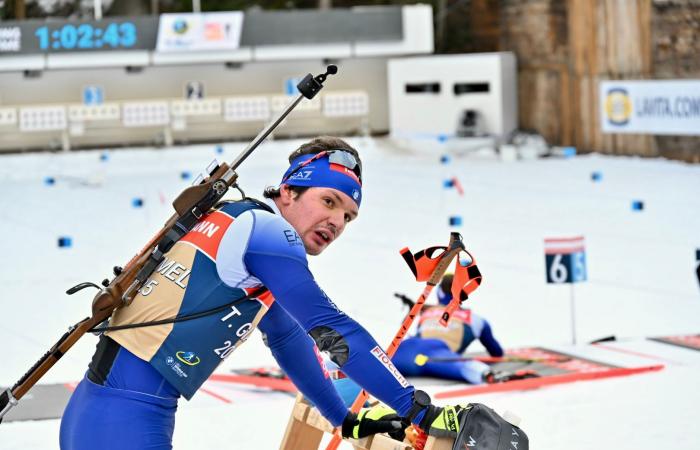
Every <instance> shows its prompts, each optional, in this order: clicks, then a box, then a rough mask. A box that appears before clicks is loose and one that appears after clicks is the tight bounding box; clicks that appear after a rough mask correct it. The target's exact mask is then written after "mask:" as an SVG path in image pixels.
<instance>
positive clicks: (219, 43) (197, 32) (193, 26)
mask: <svg viewBox="0 0 700 450" xmlns="http://www.w3.org/2000/svg"><path fill="white" fill-rule="evenodd" d="M242 28H243V12H241V11H233V12H218V13H199V14H195V13H182V14H162V15H161V16H160V26H159V27H158V45H157V47H156V50H157V51H159V52H191V51H199V50H235V49H237V48H238V47H239V45H240V42H241V30H242Z"/></svg>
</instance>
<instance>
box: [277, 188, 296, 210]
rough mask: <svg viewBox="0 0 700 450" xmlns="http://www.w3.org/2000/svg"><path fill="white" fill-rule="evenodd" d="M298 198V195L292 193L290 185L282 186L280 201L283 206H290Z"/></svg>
mask: <svg viewBox="0 0 700 450" xmlns="http://www.w3.org/2000/svg"><path fill="white" fill-rule="evenodd" d="M294 198H296V193H295V192H294V191H292V189H291V187H290V186H289V185H288V184H283V185H281V186H280V201H281V202H282V205H283V206H289V205H290V204H291V203H292V201H293V200H294Z"/></svg>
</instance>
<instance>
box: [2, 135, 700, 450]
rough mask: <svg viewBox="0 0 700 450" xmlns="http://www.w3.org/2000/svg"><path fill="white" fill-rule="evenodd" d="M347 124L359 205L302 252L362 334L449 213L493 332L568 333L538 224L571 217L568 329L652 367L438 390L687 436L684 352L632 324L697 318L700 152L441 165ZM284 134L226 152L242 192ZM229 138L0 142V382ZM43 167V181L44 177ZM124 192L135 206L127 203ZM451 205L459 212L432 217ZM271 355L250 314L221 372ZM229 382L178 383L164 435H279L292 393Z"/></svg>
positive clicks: (56, 371) (667, 442)
mask: <svg viewBox="0 0 700 450" xmlns="http://www.w3.org/2000/svg"><path fill="white" fill-rule="evenodd" d="M350 141H351V142H352V143H353V144H355V145H356V147H357V148H358V149H359V151H360V153H361V154H362V157H363V161H364V167H365V174H364V178H365V184H364V188H365V195H364V201H363V205H362V210H361V214H360V217H359V219H358V220H357V221H356V222H354V223H353V224H352V225H350V227H349V228H348V229H347V231H346V232H345V235H344V236H343V237H342V238H341V239H340V240H338V241H337V242H336V243H334V244H333V245H332V246H331V247H330V248H329V249H328V250H327V251H326V252H325V253H324V254H323V255H321V256H319V257H314V258H311V267H312V269H313V271H314V274H315V275H316V278H317V280H318V281H319V283H320V284H321V286H322V287H323V288H324V290H325V291H326V292H327V293H328V294H329V295H330V297H331V298H332V299H333V300H334V301H335V302H336V303H337V304H338V305H339V306H340V307H341V308H342V309H344V310H345V311H346V312H347V313H348V314H349V315H351V316H352V317H354V318H355V319H357V320H358V321H359V322H360V323H362V324H363V325H364V326H365V327H366V328H367V329H368V330H369V331H370V332H371V333H372V334H373V335H374V336H375V337H376V338H377V340H378V341H379V342H381V343H388V342H389V340H390V339H391V337H392V335H393V334H394V333H395V332H396V329H397V327H398V325H399V323H400V321H401V318H402V315H403V312H404V310H402V308H401V306H400V303H399V302H398V301H397V300H396V299H394V298H393V293H394V292H403V293H406V294H408V295H410V296H414V297H418V295H419V294H420V292H421V290H422V286H421V285H419V284H418V283H416V282H415V280H414V279H413V278H412V275H411V273H410V271H409V270H408V269H407V267H406V266H405V263H404V262H403V260H402V258H401V257H400V256H399V250H400V249H401V248H403V247H405V246H409V247H410V248H411V249H412V250H414V251H417V250H420V249H422V248H425V247H428V246H430V245H445V244H446V243H447V240H448V238H449V231H450V230H451V229H455V230H457V231H459V232H461V233H462V235H463V236H464V240H465V242H466V244H467V247H468V249H469V250H470V251H471V252H472V253H473V255H474V256H475V257H476V259H477V261H478V263H479V267H480V269H481V271H482V273H483V275H484V282H483V284H482V286H481V288H480V289H479V290H478V291H477V292H476V293H475V294H474V295H473V296H472V298H471V299H470V302H471V304H472V307H473V308H474V309H475V311H477V312H479V313H480V314H482V315H484V316H486V317H487V318H488V319H489V320H490V321H491V323H492V325H493V328H494V332H495V334H496V336H497V337H498V338H499V340H500V341H501V342H502V344H503V345H504V346H505V347H509V348H510V347H523V346H551V347H557V348H564V347H565V348H569V347H568V346H569V344H571V340H572V337H571V318H570V316H571V313H570V286H555V285H547V284H546V283H545V271H544V252H543V239H544V238H545V237H567V236H578V235H583V236H585V239H586V251H587V259H588V278H589V279H588V281H587V282H585V283H581V284H577V285H576V286H575V287H574V294H575V302H576V327H577V333H576V338H577V342H578V343H579V344H580V343H585V342H589V341H591V340H593V339H596V338H600V337H603V336H607V335H616V336H617V337H618V339H620V342H617V343H612V344H611V347H615V346H616V347H617V348H618V350H619V349H623V350H627V352H628V353H620V352H619V351H612V350H610V351H608V352H607V355H608V356H607V357H608V358H611V359H612V360H614V361H616V362H618V363H619V364H620V365H625V366H631V365H649V364H659V363H662V364H666V368H665V369H664V370H663V371H660V372H653V373H649V374H642V375H636V376H631V377H623V378H615V379H608V380H600V381H592V382H579V383H573V384H566V385H560V386H553V387H549V388H543V389H539V390H534V391H527V392H507V393H499V394H491V395H486V394H482V395H477V396H473V397H470V398H458V399H453V400H452V402H462V403H464V402H467V401H479V402H483V403H486V404H488V405H490V406H492V407H494V408H495V409H496V410H497V411H500V412H503V411H504V410H506V409H508V410H511V411H514V412H515V413H517V414H518V415H519V416H521V417H522V418H523V422H522V427H523V429H524V430H526V431H527V432H528V434H529V436H530V440H531V443H532V444H531V447H532V449H533V450H549V449H551V450H555V449H557V450H558V449H563V448H566V449H567V450H591V449H593V448H596V449H630V450H632V449H635V450H636V449H638V448H674V449H676V450H686V449H687V450H690V449H697V448H700V432H698V431H697V430H698V429H697V428H696V424H695V422H696V421H695V417H696V414H694V413H695V412H696V411H697V405H698V404H699V403H700V390H699V389H698V379H700V378H699V375H700V370H699V369H700V352H697V351H695V352H694V351H692V350H684V349H680V348H677V347H671V346H668V345H664V344H658V343H653V342H650V341H644V340H643V338H644V337H648V336H662V335H679V334H690V333H698V332H700V291H699V290H698V282H697V280H696V279H695V273H694V271H695V249H696V248H700V213H698V211H700V195H698V194H699V193H700V166H697V165H696V166H692V165H687V164H683V163H678V162H672V161H666V160H660V159H639V158H629V157H607V156H600V155H588V156H579V157H576V158H571V159H554V158H551V159H539V160H527V161H518V162H510V163H507V162H501V161H499V160H498V159H497V158H495V157H494V156H493V155H489V154H483V153H482V154H472V155H467V156H462V157H459V156H454V157H453V158H452V160H451V162H450V163H449V164H441V163H440V161H439V156H440V155H439V152H440V149H439V148H437V149H436V148H435V146H433V147H431V148H430V149H426V148H422V147H421V146H420V145H416V146H415V147H414V149H413V150H406V149H399V148H398V147H396V146H394V145H392V144H391V142H390V141H388V140H384V139H377V140H374V139H350ZM300 142H301V141H271V142H267V143H265V144H263V145H262V146H261V147H260V148H259V149H258V150H256V152H255V153H254V154H253V155H252V156H251V158H250V159H249V160H247V161H246V162H245V163H244V164H243V166H242V167H241V168H240V170H239V172H240V182H241V184H242V186H243V187H244V188H245V190H246V193H248V194H249V195H252V196H260V193H261V191H262V189H263V188H264V187H265V186H267V185H273V184H276V183H277V182H278V181H279V176H280V174H281V173H282V172H283V170H284V169H285V168H286V156H287V154H288V153H289V152H291V150H293V149H294V148H295V147H296V146H297V145H298V144H299V143H300ZM243 147H244V144H241V143H235V144H226V145H225V146H224V149H225V152H224V154H223V155H218V154H216V152H215V150H214V149H215V147H214V146H213V145H202V146H191V147H180V148H175V149H167V150H163V149H129V150H115V151H109V152H107V153H106V155H107V156H108V158H107V160H106V161H102V160H100V155H101V154H102V153H101V152H95V151H91V152H74V153H69V154H66V153H60V154H46V153H42V154H24V155H3V156H0V236H2V239H1V240H0V252H2V254H4V255H5V260H4V262H3V263H2V264H1V265H0V267H1V270H0V311H2V318H3V320H2V321H0V342H2V343H3V344H2V345H3V349H4V351H3V358H2V363H1V364H0V385H11V384H14V382H15V381H16V380H17V379H18V378H19V377H20V376H21V375H22V374H23V373H24V372H25V371H26V370H27V369H28V368H29V367H30V366H31V365H32V364H33V363H34V361H36V359H37V358H38V357H39V356H40V355H41V354H43V353H44V352H45V351H46V350H47V349H48V348H49V347H50V346H51V345H52V344H53V343H54V342H55V341H56V340H57V339H58V337H59V336H60V335H61V334H63V332H64V331H65V330H66V328H67V326H68V325H70V324H72V323H75V322H77V321H78V320H80V319H82V318H83V317H86V316H87V315H88V314H89V310H90V301H91V299H92V295H93V291H89V290H88V291H83V292H81V293H79V294H77V295H75V296H73V297H68V296H66V295H65V294H64V292H65V290H66V289H67V288H69V287H71V286H73V285H74V284H77V283H79V282H82V281H87V280H91V281H94V282H99V281H100V280H101V279H102V278H104V277H105V276H108V275H109V274H110V272H111V268H112V266H114V265H121V264H124V263H125V262H126V261H127V260H128V259H129V258H130V257H131V256H132V255H133V254H134V253H135V252H136V251H137V250H138V249H140V248H141V246H142V245H143V244H144V243H145V242H147V241H148V239H149V238H150V237H151V235H152V234H153V233H154V232H155V231H156V230H157V229H159V228H160V226H162V224H163V222H164V221H165V220H166V219H167V218H168V217H169V216H170V215H171V213H172V210H171V207H170V205H169V202H170V201H171V200H172V199H173V198H174V197H175V196H176V195H177V193H178V192H179V191H180V190H182V189H183V188H184V187H186V186H187V185H188V184H189V182H190V181H184V180H182V179H181V177H180V174H181V172H182V171H191V172H192V173H193V175H196V173H197V172H199V171H200V170H203V169H204V167H205V166H206V165H207V164H208V163H209V161H210V160H211V159H213V158H219V159H222V158H225V159H227V160H232V159H233V157H234V156H236V155H237V154H238V152H239V151H240V150H242V149H243ZM593 171H600V172H601V173H602V175H603V178H602V180H601V181H600V182H593V181H592V180H591V173H592V172H593ZM48 176H51V177H55V179H56V183H55V184H54V185H52V186H48V185H46V184H45V183H44V179H45V177H48ZM453 176H456V177H457V178H458V179H459V180H460V182H461V184H462V185H463V187H464V189H465V194H464V196H462V197H460V196H458V195H457V193H456V192H455V190H453V189H445V188H444V187H443V180H445V179H448V178H450V177H453ZM137 197H138V198H142V199H143V201H144V206H143V208H134V207H133V206H132V200H133V199H134V198H137ZM633 200H642V201H644V210H643V211H632V209H631V207H630V205H631V202H632V201H633ZM453 215H459V216H461V217H462V219H463V225H462V226H460V227H455V228H450V227H449V225H448V217H449V216H453ZM59 236H69V237H71V238H72V240H73V246H72V247H71V248H58V247H57V244H56V241H57V238H58V237H59ZM95 343H96V339H95V338H94V337H92V336H87V337H85V338H83V339H82V340H81V341H80V342H79V343H78V344H77V345H76V346H75V347H74V348H73V349H72V350H71V351H70V352H69V353H68V354H67V355H66V356H65V357H64V358H63V359H62V360H61V361H60V362H59V363H58V364H57V365H56V366H55V367H54V368H53V369H52V370H51V371H50V372H49V373H48V374H47V375H46V376H45V377H44V379H43V380H42V382H43V383H48V382H54V383H55V382H69V381H76V380H78V379H80V378H81V377H82V374H83V372H84V370H85V368H86V366H87V363H88V361H89V359H90V356H91V355H92V352H93V349H94V345H95ZM476 346H477V345H476V344H475V347H476ZM578 348H579V349H580V350H581V351H591V350H586V348H583V347H582V346H581V345H579V347H578ZM472 350H478V348H476V349H472ZM595 351H598V352H599V353H600V352H603V350H599V349H597V350H595ZM630 352H635V353H637V355H636V356H633V355H631V354H630ZM272 364H274V361H273V359H272V357H271V356H270V355H269V352H268V351H267V350H266V348H265V347H264V346H263V344H262V342H261V340H260V338H259V333H257V332H256V335H254V336H252V337H251V338H250V340H249V342H248V343H246V345H243V346H242V347H241V348H240V349H238V350H237V351H236V352H235V354H234V355H233V356H232V357H230V358H229V359H228V360H226V361H225V362H224V363H223V364H222V366H221V368H220V369H219V371H220V372H222V373H226V372H228V371H229V370H230V369H231V368H236V367H251V366H261V365H272ZM220 389H222V390H224V389H226V388H224V387H220ZM234 398H236V399H237V400H235V401H234V402H233V403H231V404H224V403H223V402H218V401H214V400H211V397H210V396H208V395H207V394H202V393H199V394H197V395H196V396H195V398H194V399H193V401H192V402H189V403H188V402H186V401H182V402H181V403H180V407H179V408H180V411H179V412H178V416H177V426H176V431H175V438H174V445H175V448H176V449H195V448H196V449H200V448H207V449H215V448H222V449H223V448H227V449H246V450H247V449H273V448H277V447H278V445H279V442H280V441H281V439H282V435H283V433H284V428H285V425H286V421H287V418H288V416H289V411H290V410H291V406H292V398H291V397H288V396H285V395H282V394H270V395H253V396H250V398H245V395H243V394H241V395H240V396H237V397H234ZM239 399H240V400H239ZM442 403H448V402H445V401H443V402H442ZM58 427H59V421H58V420H47V421H36V422H13V423H6V424H2V425H0V449H23V450H31V449H52V448H58Z"/></svg>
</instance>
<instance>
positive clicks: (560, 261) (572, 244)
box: [544, 236, 587, 284]
mask: <svg viewBox="0 0 700 450" xmlns="http://www.w3.org/2000/svg"><path fill="white" fill-rule="evenodd" d="M544 257H545V268H546V270H547V283H555V284H558V283H578V282H581V281H586V279H587V273H586V248H585V243H584V239H583V236H578V237H573V238H546V239H545V240H544Z"/></svg>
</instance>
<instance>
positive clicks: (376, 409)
mask: <svg viewBox="0 0 700 450" xmlns="http://www.w3.org/2000/svg"><path fill="white" fill-rule="evenodd" d="M408 425H409V423H408V422H406V421H404V419H402V418H401V417H399V416H398V415H397V414H396V411H394V410H393V409H391V408H389V407H387V406H384V405H376V406H373V407H371V408H363V409H361V410H360V413H359V414H355V413H352V412H348V415H347V416H345V420H343V426H342V434H343V437H345V438H354V439H361V438H363V437H367V436H369V435H371V434H376V433H389V436H391V437H392V438H393V439H396V440H398V441H403V438H404V437H405V436H406V432H405V428H406V427H407V426H408Z"/></svg>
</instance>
